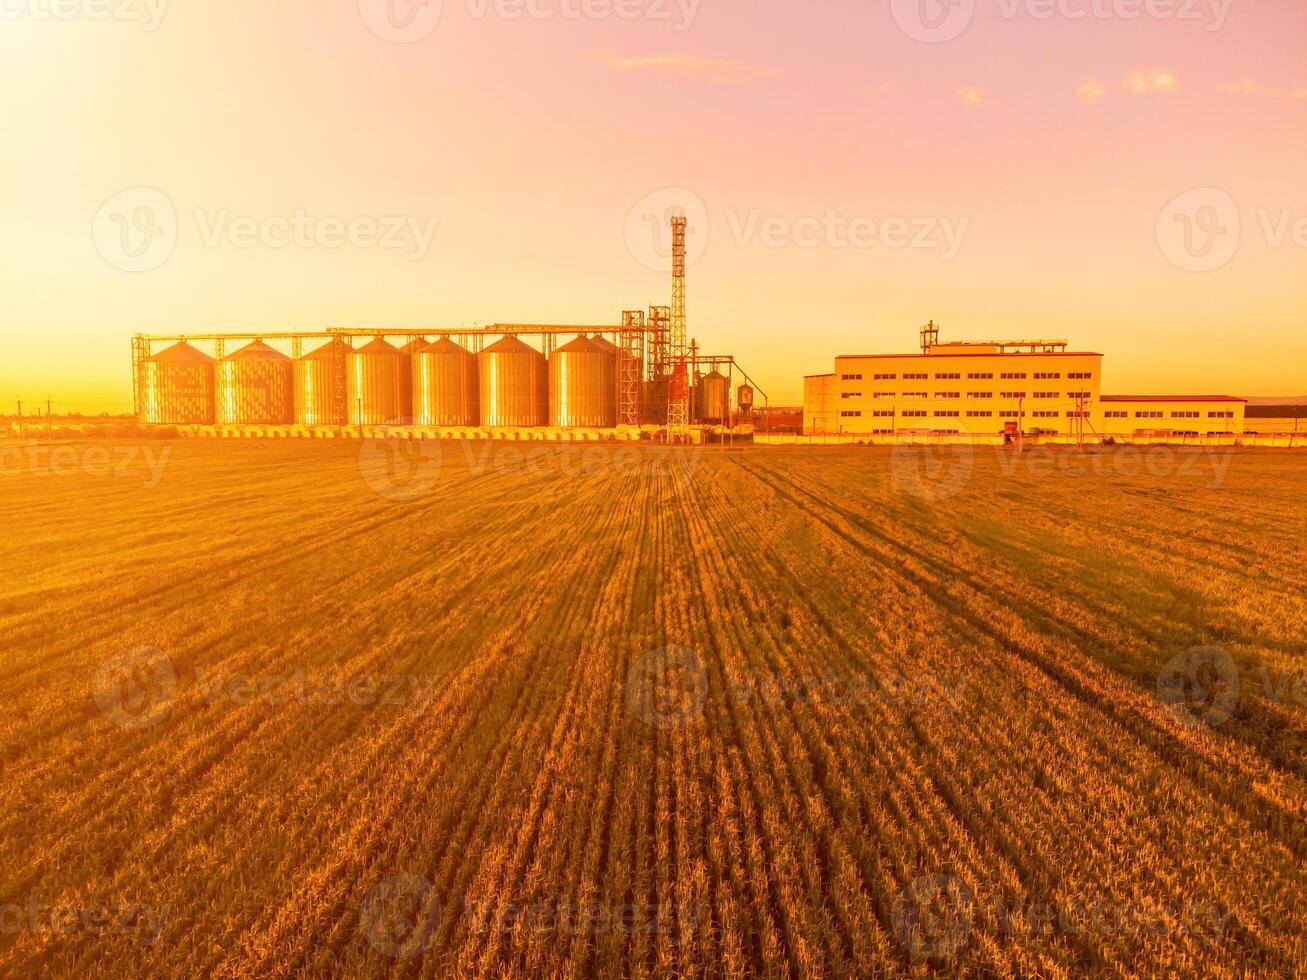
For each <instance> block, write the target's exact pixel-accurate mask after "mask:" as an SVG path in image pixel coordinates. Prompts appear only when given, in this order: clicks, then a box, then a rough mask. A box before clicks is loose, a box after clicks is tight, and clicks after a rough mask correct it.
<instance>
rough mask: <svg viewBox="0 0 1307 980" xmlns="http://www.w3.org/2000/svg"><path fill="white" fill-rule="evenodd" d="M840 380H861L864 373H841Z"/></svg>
mask: <svg viewBox="0 0 1307 980" xmlns="http://www.w3.org/2000/svg"><path fill="white" fill-rule="evenodd" d="M840 380H841V381H861V380H862V375H860V374H842V375H840Z"/></svg>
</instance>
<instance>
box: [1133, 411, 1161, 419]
mask: <svg viewBox="0 0 1307 980" xmlns="http://www.w3.org/2000/svg"><path fill="white" fill-rule="evenodd" d="M1161 417H1162V413H1161V412H1135V418H1137V419H1160V418H1161Z"/></svg>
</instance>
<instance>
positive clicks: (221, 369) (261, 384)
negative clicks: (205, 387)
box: [216, 340, 295, 425]
mask: <svg viewBox="0 0 1307 980" xmlns="http://www.w3.org/2000/svg"><path fill="white" fill-rule="evenodd" d="M293 373H294V372H293V370H292V367H291V360H290V358H289V357H287V356H286V355H285V354H283V353H281V352H280V351H277V350H273V349H272V348H271V347H269V346H268V345H267V344H265V343H264V342H263V341H261V340H256V341H254V342H253V343H252V344H249V345H248V346H246V347H242V348H241V349H240V350H238V351H236V353H234V354H228V355H227V356H226V357H224V358H223V359H222V360H220V361H219V362H218V367H217V372H216V380H217V417H218V424H219V425H289V424H290V422H291V420H292V419H293V418H294V417H295V397H294V381H293V380H292V375H293Z"/></svg>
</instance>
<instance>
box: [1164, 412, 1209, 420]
mask: <svg viewBox="0 0 1307 980" xmlns="http://www.w3.org/2000/svg"><path fill="white" fill-rule="evenodd" d="M1171 418H1173V419H1197V418H1202V415H1201V414H1200V413H1199V412H1172V413H1171Z"/></svg>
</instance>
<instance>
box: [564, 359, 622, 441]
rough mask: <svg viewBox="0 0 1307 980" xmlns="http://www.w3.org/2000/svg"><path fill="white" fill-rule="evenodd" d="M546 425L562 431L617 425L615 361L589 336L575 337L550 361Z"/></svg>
mask: <svg viewBox="0 0 1307 980" xmlns="http://www.w3.org/2000/svg"><path fill="white" fill-rule="evenodd" d="M609 346H611V345H609ZM549 424H550V425H552V426H557V427H559V428H564V429H611V428H612V427H613V426H615V425H617V358H616V357H615V356H614V355H613V354H612V353H611V352H610V351H608V350H605V349H604V347H603V346H601V345H600V344H597V343H596V342H595V341H593V340H591V339H590V338H589V337H577V338H576V339H575V340H573V341H572V342H571V343H568V344H564V345H563V346H562V347H560V348H558V350H556V351H554V353H553V356H552V357H550V358H549Z"/></svg>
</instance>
